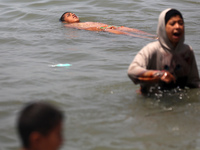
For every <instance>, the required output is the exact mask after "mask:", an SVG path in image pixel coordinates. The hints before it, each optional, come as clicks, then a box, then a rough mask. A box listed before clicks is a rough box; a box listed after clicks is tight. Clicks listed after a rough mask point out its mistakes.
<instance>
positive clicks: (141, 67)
mask: <svg viewBox="0 0 200 150" xmlns="http://www.w3.org/2000/svg"><path fill="white" fill-rule="evenodd" d="M151 55H152V54H151V53H150V51H149V46H148V45H147V46H145V47H144V48H142V49H141V50H140V51H139V52H138V53H137V55H136V56H135V58H134V59H133V61H132V63H131V64H130V65H129V68H128V76H129V78H130V79H131V80H132V81H133V82H134V83H135V84H138V83H139V80H138V76H139V75H140V74H142V73H144V72H145V71H147V65H148V64H149V59H150V57H151Z"/></svg>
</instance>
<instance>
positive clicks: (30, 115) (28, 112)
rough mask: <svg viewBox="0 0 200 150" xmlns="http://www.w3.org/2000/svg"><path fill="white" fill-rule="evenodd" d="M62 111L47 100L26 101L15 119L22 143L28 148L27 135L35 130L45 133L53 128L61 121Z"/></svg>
mask: <svg viewBox="0 0 200 150" xmlns="http://www.w3.org/2000/svg"><path fill="white" fill-rule="evenodd" d="M63 118H64V116H63V113H62V112H61V111H60V110H58V109H57V108H56V107H54V106H52V105H51V104H49V103H47V102H42V101H38V102H31V103H28V104H27V105H26V106H25V107H24V108H23V109H22V110H21V112H20V114H19V118H18V120H17V130H18V133H19V136H20V138H21V142H22V145H23V146H24V147H25V148H29V146H30V141H29V136H30V134H31V133H32V132H34V131H36V132H39V133H41V134H42V135H47V134H48V133H49V132H50V131H51V130H52V129H53V128H55V127H56V126H57V125H58V124H59V123H60V122H62V121H63Z"/></svg>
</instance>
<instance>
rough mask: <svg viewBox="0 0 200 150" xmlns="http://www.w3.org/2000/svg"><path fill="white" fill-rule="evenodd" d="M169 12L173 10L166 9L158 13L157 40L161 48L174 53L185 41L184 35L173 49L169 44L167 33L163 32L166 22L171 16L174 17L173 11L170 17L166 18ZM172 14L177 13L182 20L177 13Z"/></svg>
mask: <svg viewBox="0 0 200 150" xmlns="http://www.w3.org/2000/svg"><path fill="white" fill-rule="evenodd" d="M171 10H174V9H172V8H168V9H165V10H164V11H162V12H161V13H160V16H159V18H158V27H157V35H158V40H159V42H160V44H161V45H162V47H163V48H164V49H165V50H168V51H175V50H176V49H178V48H179V47H180V46H181V45H183V43H184V40H185V33H184V35H183V37H182V38H181V39H180V41H179V42H178V44H177V46H176V47H174V46H173V45H172V43H171V42H170V40H169V38H168V37H167V33H166V30H165V25H166V23H167V21H168V20H169V19H170V18H171V16H173V15H174V14H173V11H172V13H170V15H168V16H166V14H167V13H168V12H169V11H171ZM174 12H176V13H177V12H178V15H180V16H181V18H182V15H181V13H180V12H179V11H177V10H176V11H174ZM179 13H180V14H179Z"/></svg>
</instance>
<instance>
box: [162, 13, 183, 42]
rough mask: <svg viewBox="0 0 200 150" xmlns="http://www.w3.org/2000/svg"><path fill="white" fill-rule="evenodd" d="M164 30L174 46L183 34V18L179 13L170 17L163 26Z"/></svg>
mask: <svg viewBox="0 0 200 150" xmlns="http://www.w3.org/2000/svg"><path fill="white" fill-rule="evenodd" d="M165 30H166V33H167V36H168V38H169V40H170V41H171V43H172V44H173V45H174V46H176V45H177V44H178V42H179V41H180V39H181V38H182V37H183V35H184V22H183V19H182V18H181V17H180V16H179V15H176V16H174V17H171V18H170V19H169V21H168V22H167V24H166V26H165Z"/></svg>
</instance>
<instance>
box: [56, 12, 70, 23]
mask: <svg viewBox="0 0 200 150" xmlns="http://www.w3.org/2000/svg"><path fill="white" fill-rule="evenodd" d="M66 13H71V12H64V13H63V14H62V16H61V17H60V19H59V21H61V22H63V21H65V14H66Z"/></svg>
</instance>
